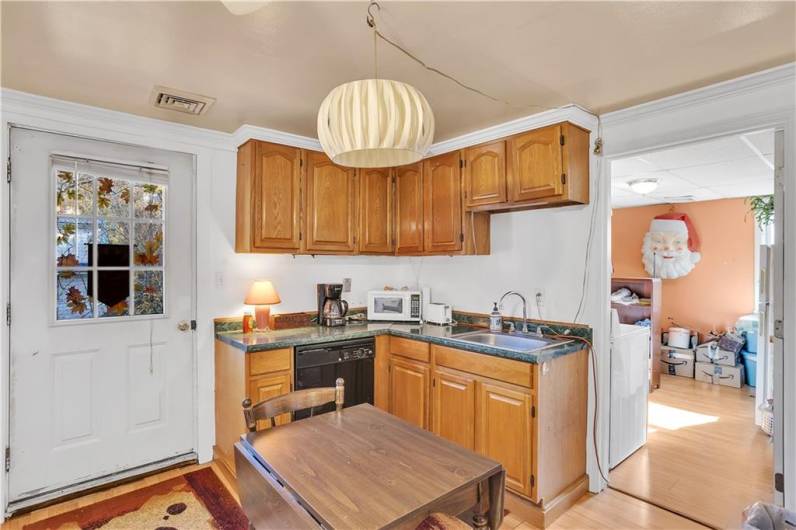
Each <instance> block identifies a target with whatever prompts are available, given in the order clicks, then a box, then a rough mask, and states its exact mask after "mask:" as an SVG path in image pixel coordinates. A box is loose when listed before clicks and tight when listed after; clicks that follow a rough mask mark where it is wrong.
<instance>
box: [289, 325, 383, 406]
mask: <svg viewBox="0 0 796 530" xmlns="http://www.w3.org/2000/svg"><path fill="white" fill-rule="evenodd" d="M375 351H376V343H375V341H374V340H373V339H372V338H367V339H354V340H345V341H339V342H327V343H324V344H313V345H308V346H297V347H296V349H295V352H296V353H295V356H296V357H295V365H294V366H295V373H296V376H295V381H294V383H295V384H294V388H295V389H296V390H303V389H305V388H318V387H333V386H334V385H335V381H337V378H338V377H342V378H343V381H344V382H345V404H344V406H345V407H350V406H352V405H359V404H360V403H370V404H373V359H374V357H375ZM332 410H334V403H329V404H327V405H324V406H323V407H317V408H316V409H315V414H322V413H324V412H330V411H332ZM309 415H310V411H309V409H307V410H301V411H298V412H295V413H294V414H293V418H294V419H297V420H300V419H302V418H307V417H309Z"/></svg>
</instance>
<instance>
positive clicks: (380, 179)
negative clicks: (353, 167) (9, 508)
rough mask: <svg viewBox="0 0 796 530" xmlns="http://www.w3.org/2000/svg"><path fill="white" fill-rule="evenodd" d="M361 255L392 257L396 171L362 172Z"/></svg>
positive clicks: (360, 181)
mask: <svg viewBox="0 0 796 530" xmlns="http://www.w3.org/2000/svg"><path fill="white" fill-rule="evenodd" d="M359 252H362V253H365V254H392V252H393V185H392V171H391V170H390V169H389V168H383V169H360V170H359Z"/></svg>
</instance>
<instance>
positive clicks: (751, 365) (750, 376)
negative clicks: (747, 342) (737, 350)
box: [741, 350, 757, 387]
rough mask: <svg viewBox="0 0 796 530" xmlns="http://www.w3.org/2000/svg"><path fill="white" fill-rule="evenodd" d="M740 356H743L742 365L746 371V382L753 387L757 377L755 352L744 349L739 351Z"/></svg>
mask: <svg viewBox="0 0 796 530" xmlns="http://www.w3.org/2000/svg"><path fill="white" fill-rule="evenodd" d="M741 357H742V358H743V367H744V371H745V372H746V384H747V385H749V386H751V387H753V386H755V379H756V377H757V354H756V353H751V352H748V351H745V350H744V351H742V352H741Z"/></svg>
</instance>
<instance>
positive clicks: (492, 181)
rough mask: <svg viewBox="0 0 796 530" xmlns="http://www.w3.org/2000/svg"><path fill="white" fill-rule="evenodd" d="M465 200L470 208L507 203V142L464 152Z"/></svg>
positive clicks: (473, 148)
mask: <svg viewBox="0 0 796 530" xmlns="http://www.w3.org/2000/svg"><path fill="white" fill-rule="evenodd" d="M464 160H465V164H464V200H465V204H466V205H467V206H468V207H469V206H479V205H484V204H499V203H502V202H506V142H504V141H500V142H494V143H491V144H488V145H481V146H477V147H471V148H469V149H467V150H466V151H465V152H464Z"/></svg>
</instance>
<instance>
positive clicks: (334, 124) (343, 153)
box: [318, 79, 434, 167]
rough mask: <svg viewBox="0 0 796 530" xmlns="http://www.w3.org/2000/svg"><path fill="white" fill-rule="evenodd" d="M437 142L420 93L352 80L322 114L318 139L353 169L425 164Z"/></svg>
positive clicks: (337, 159)
mask: <svg viewBox="0 0 796 530" xmlns="http://www.w3.org/2000/svg"><path fill="white" fill-rule="evenodd" d="M433 139H434V114H433V113H432V112H431V106H430V105H429V104H428V101H426V98H425V97H423V94H421V93H420V91H419V90H417V89H416V88H414V87H412V86H410V85H407V84H406V83H401V82H399V81H390V80H387V79H363V80H360V81H351V82H350V83H345V84H343V85H340V86H338V87H337V88H335V89H334V90H332V91H331V92H330V93H329V95H328V96H326V99H324V100H323V103H321V107H320V110H319V111H318V140H320V142H321V146H322V147H323V150H324V151H325V152H326V154H327V155H328V156H329V158H331V159H332V161H333V162H334V163H336V164H341V165H343V166H349V167H392V166H402V165H405V164H411V163H413V162H417V161H418V160H421V159H422V158H423V156H425V154H426V153H427V152H428V148H429V147H430V146H431V142H432V141H433Z"/></svg>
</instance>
